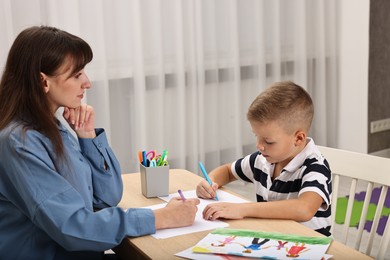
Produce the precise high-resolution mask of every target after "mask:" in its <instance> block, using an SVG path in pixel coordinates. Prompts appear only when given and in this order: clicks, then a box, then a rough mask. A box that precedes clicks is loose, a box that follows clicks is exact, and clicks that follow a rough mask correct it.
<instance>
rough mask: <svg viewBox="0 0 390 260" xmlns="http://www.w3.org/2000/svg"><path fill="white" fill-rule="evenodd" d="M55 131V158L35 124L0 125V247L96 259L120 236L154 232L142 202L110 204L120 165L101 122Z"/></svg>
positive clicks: (4, 252) (115, 197)
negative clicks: (83, 129)
mask: <svg viewBox="0 0 390 260" xmlns="http://www.w3.org/2000/svg"><path fill="white" fill-rule="evenodd" d="M59 131H60V133H61V136H62V140H63V143H64V149H65V158H63V159H60V158H58V156H57V155H56V153H55V152H54V150H53V146H52V144H51V142H50V141H49V139H48V138H47V137H46V136H44V135H43V134H41V133H40V132H37V131H34V130H28V131H27V132H25V133H24V132H23V126H22V125H20V124H19V125H18V124H16V123H12V124H10V125H9V126H7V127H6V128H4V129H3V130H1V131H0V255H1V256H5V257H6V258H8V259H77V258H82V259H87V258H94V259H97V258H99V257H100V256H101V252H102V251H104V250H107V249H109V248H112V247H114V246H116V245H118V244H119V243H120V242H121V241H122V239H123V238H125V237H126V236H141V235H146V234H151V233H154V232H155V219H154V214H153V212H152V211H151V210H150V209H141V208H139V209H129V210H128V211H126V212H125V211H123V210H122V209H120V208H118V207H116V205H117V204H118V203H119V201H120V199H121V196H122V192H123V184H122V178H121V170H120V166H119V163H118V161H117V159H116V157H115V155H114V153H113V152H112V150H111V148H110V147H109V145H108V142H107V138H106V135H105V132H104V130H103V129H96V135H97V136H96V138H94V139H79V140H76V139H75V138H74V136H73V135H72V134H71V133H70V132H69V131H68V130H67V129H66V128H65V127H64V126H63V125H61V124H60V123H59ZM105 165H106V166H105ZM96 208H98V209H101V210H99V211H94V209H96Z"/></svg>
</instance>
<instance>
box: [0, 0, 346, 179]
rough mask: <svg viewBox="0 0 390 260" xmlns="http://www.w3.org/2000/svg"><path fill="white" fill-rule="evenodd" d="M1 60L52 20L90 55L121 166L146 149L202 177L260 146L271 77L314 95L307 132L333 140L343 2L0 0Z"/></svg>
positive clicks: (95, 91)
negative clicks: (256, 110)
mask: <svg viewBox="0 0 390 260" xmlns="http://www.w3.org/2000/svg"><path fill="white" fill-rule="evenodd" d="M0 3H1V6H0V7H1V9H0V34H1V39H2V40H1V41H0V64H1V66H3V64H4V62H5V59H6V55H7V53H8V49H9V47H10V45H11V44H12V42H13V40H14V38H15V37H16V35H17V34H18V33H19V32H20V31H21V30H22V29H24V28H26V27H28V26H31V25H40V24H45V25H51V26H56V27H59V28H61V29H64V30H67V31H69V32H71V33H73V34H76V35H79V36H81V37H82V38H83V39H85V40H86V41H87V42H89V43H90V45H91V47H92V48H93V50H94V59H93V61H92V63H91V64H89V65H88V66H87V68H86V71H87V73H88V74H89V77H90V79H91V81H92V83H93V88H92V89H91V90H89V92H88V93H87V100H86V101H87V102H88V103H89V104H91V105H93V106H94V107H95V110H96V114H97V119H96V125H97V126H99V127H104V128H105V129H106V131H107V134H108V137H109V139H110V142H111V144H112V147H113V149H114V151H115V152H116V154H117V157H118V159H119V160H120V162H121V165H122V170H123V172H137V171H139V167H138V155H137V153H138V150H142V149H144V150H149V149H156V150H157V151H162V150H163V149H167V150H168V153H169V162H170V166H171V168H185V169H188V170H190V171H193V172H198V167H197V163H198V161H199V160H201V161H203V162H204V163H205V166H206V168H207V169H209V170H211V169H212V168H214V167H216V166H218V165H220V164H223V163H227V162H231V161H233V160H235V159H237V158H238V157H240V156H242V155H244V154H247V153H251V152H253V151H255V138H254V136H253V134H252V133H251V130H250V127H249V123H248V122H247V120H246V110H247V108H248V106H249V104H250V103H251V101H252V100H253V99H254V98H255V97H256V96H257V95H258V94H259V93H260V92H261V91H262V90H263V89H264V88H265V87H266V86H268V85H269V84H271V83H273V82H275V81H280V80H292V81H295V82H296V83H297V84H300V85H302V86H303V87H305V88H306V89H307V90H308V91H309V93H310V94H311V95H312V97H313V99H314V102H315V109H316V114H315V119H314V124H313V127H312V130H311V133H310V135H311V136H312V137H313V138H314V139H315V141H316V143H317V144H321V145H330V146H336V145H337V136H336V124H337V116H338V115H337V91H338V87H337V71H338V70H337V27H338V24H337V21H338V19H337V18H338V17H337V0H306V1H305V0H268V1H258V0H240V1H238V0H161V1H159V0H114V1H103V0H100V1H98V0H82V1H77V0H56V1H51V0H29V1H24V0H0Z"/></svg>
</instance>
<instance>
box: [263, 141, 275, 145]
mask: <svg viewBox="0 0 390 260" xmlns="http://www.w3.org/2000/svg"><path fill="white" fill-rule="evenodd" d="M265 143H266V144H268V145H271V144H274V143H275V142H268V141H265Z"/></svg>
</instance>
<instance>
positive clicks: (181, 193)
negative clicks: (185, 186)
mask: <svg viewBox="0 0 390 260" xmlns="http://www.w3.org/2000/svg"><path fill="white" fill-rule="evenodd" d="M177 192H178V193H179V195H180V197H181V200H182V201H185V200H186V198H185V197H184V194H183V192H182V191H181V190H177Z"/></svg>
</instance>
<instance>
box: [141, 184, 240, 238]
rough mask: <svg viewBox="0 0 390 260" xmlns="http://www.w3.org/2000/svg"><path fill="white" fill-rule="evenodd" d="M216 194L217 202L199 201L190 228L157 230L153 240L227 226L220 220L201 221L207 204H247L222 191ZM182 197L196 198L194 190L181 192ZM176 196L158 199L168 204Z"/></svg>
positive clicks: (171, 195) (159, 206)
mask: <svg viewBox="0 0 390 260" xmlns="http://www.w3.org/2000/svg"><path fill="white" fill-rule="evenodd" d="M217 193H218V198H219V201H215V200H205V199H199V200H200V204H199V205H198V212H197V213H196V217H195V222H194V224H193V225H192V226H189V227H181V228H170V229H161V230H157V231H156V233H155V234H153V235H152V236H153V237H155V238H158V239H161V238H169V237H174V236H180V235H184V234H190V233H195V232H199V231H205V230H212V229H215V228H219V227H227V226H229V224H228V223H226V222H223V221H220V220H214V221H210V220H205V219H203V217H202V212H203V209H204V208H205V207H206V206H207V205H208V204H210V203H215V202H222V201H223V202H232V203H242V202H248V201H247V200H245V199H241V198H239V197H237V196H235V195H233V194H230V193H228V192H225V191H222V190H218V191H217ZM183 195H184V197H186V198H197V196H196V191H195V190H190V191H183ZM178 196H179V194H178V193H173V194H170V195H169V196H166V197H159V198H160V199H162V200H164V201H167V202H168V201H169V200H170V199H171V198H173V197H178ZM165 205H166V203H162V204H157V205H153V206H149V207H145V208H150V209H158V208H162V207H164V206H165Z"/></svg>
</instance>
